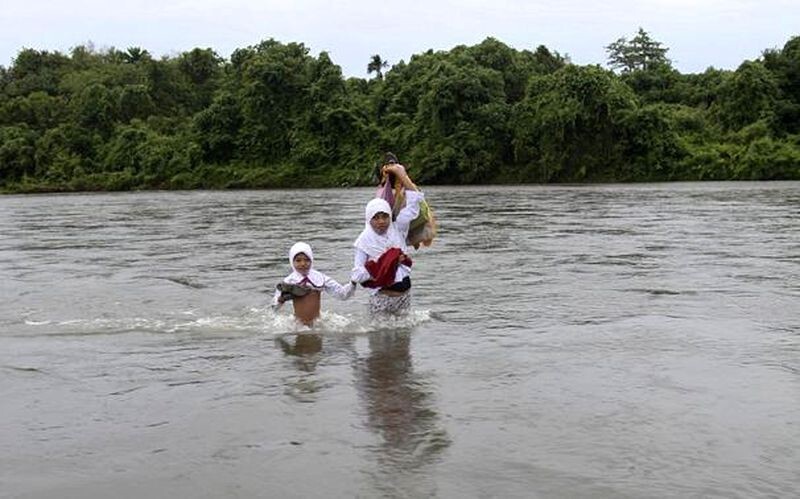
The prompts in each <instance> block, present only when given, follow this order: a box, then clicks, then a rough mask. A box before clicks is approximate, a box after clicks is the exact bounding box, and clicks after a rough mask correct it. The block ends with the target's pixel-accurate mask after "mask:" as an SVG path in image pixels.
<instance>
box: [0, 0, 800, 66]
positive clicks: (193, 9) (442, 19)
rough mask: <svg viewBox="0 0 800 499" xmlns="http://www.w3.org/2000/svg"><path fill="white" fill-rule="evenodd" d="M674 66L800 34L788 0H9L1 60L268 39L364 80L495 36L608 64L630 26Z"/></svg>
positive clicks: (733, 57) (743, 55)
mask: <svg viewBox="0 0 800 499" xmlns="http://www.w3.org/2000/svg"><path fill="white" fill-rule="evenodd" d="M639 26H641V27H643V28H644V29H645V30H646V31H648V32H649V33H650V34H651V36H652V37H653V38H655V39H656V40H658V41H660V42H662V43H663V44H664V45H665V46H666V47H668V48H669V49H670V50H669V52H668V53H667V56H668V57H670V58H671V59H672V60H673V63H674V65H675V67H677V68H678V69H679V70H680V71H681V72H683V73H690V72H701V71H703V70H705V69H706V68H707V67H709V66H714V67H717V68H724V69H735V68H736V67H737V66H738V65H739V64H740V63H741V62H742V61H744V60H745V59H755V58H758V57H759V56H760V54H761V51H762V50H763V49H766V48H773V47H782V46H783V44H784V43H785V42H786V41H787V40H788V39H789V38H790V37H792V36H796V35H800V4H798V2H797V0H791V1H790V0H696V1H692V0H605V1H599V0H594V1H578V0H531V1H523V0H427V1H417V0H405V1H396V2H387V3H386V4H381V3H380V2H376V1H367V0H354V1H344V2H337V1H336V0H192V1H184V0H180V1H169V0H162V1H155V0H139V1H123V2H108V1H107V0H103V1H100V0H72V1H42V0H6V1H4V2H3V4H2V6H0V65H3V66H9V65H10V64H11V62H12V60H13V58H14V57H15V56H16V54H17V52H18V51H19V50H20V49H22V48H34V49H38V50H59V51H62V52H68V51H69V50H70V48H71V47H74V46H76V45H81V44H87V43H88V42H90V41H91V42H92V43H93V44H94V46H95V48H97V49H103V48H108V47H116V48H118V49H122V50H124V49H126V48H128V47H132V46H138V47H142V48H144V49H147V50H148V51H150V53H151V54H153V55H154V56H159V57H160V56H162V55H175V54H178V53H180V52H182V51H186V50H191V49H192V48H195V47H201V48H206V47H210V48H212V49H214V50H215V51H216V52H217V53H218V54H219V55H220V56H222V57H225V58H228V57H229V56H230V54H231V52H233V50H235V49H236V48H241V47H247V46H250V45H255V44H257V43H258V42H260V41H261V40H266V39H268V38H275V39H277V40H279V41H281V42H292V41H296V42H303V43H305V44H306V46H307V47H309V48H310V50H311V53H312V54H313V55H315V56H316V55H317V54H318V53H319V52H320V51H327V52H328V53H329V54H330V56H331V58H332V59H333V61H334V62H335V63H336V64H339V65H340V66H341V67H342V70H343V72H344V74H345V76H358V77H366V76H367V75H366V66H367V63H368V62H369V58H370V56H371V55H372V54H380V55H381V57H383V59H385V60H388V61H389V62H390V63H392V64H394V63H396V62H398V61H400V60H401V59H403V60H406V61H408V60H409V58H410V57H411V56H412V55H413V54H417V53H420V52H424V51H426V50H428V49H434V50H449V49H451V48H452V47H454V46H456V45H474V44H476V43H479V42H480V41H481V40H483V39H484V38H486V37H489V36H492V37H495V38H497V39H499V40H500V41H502V42H504V43H506V44H507V45H510V46H512V47H514V48H516V49H520V50H522V49H535V48H536V47H537V46H539V45H542V44H543V45H545V46H547V47H548V48H549V49H551V50H556V51H558V52H559V53H561V54H567V55H569V56H570V58H571V59H572V61H573V62H574V63H576V64H602V65H605V62H606V54H605V49H604V47H605V46H606V45H608V44H609V43H610V42H613V41H614V40H616V39H618V38H620V37H623V36H624V37H626V38H628V39H630V38H631V37H632V36H633V35H634V34H635V33H636V31H637V29H638V27H639Z"/></svg>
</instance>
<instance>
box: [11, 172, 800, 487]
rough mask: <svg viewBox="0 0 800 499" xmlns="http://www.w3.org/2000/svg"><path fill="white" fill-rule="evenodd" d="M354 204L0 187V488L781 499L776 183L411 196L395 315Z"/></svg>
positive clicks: (796, 223) (784, 194) (779, 193)
mask: <svg viewBox="0 0 800 499" xmlns="http://www.w3.org/2000/svg"><path fill="white" fill-rule="evenodd" d="M371 193H372V190H371V189H334V190H284V191H221V192H136V193H114V194H73V195H29V196H3V197H0V497H14V498H45V497H48V498H49V497H59V498H69V497H74V498H95V497H96V498H105V497H115V498H129V497H130V498H138V497H156V498H160V497H164V498H175V497H193V498H194V497H208V498H216V497H304V498H305V497H326V498H328V497H443V498H462V497H502V498H508V497H613V498H618V497H637V498H638V497H654V498H655V497H726V498H737V497H740V498H753V497H797V495H798V494H800V471H798V470H800V183H797V182H776V183H677V184H642V185H598V186H524V187H464V188H455V187H431V188H428V189H426V196H427V198H428V200H429V202H430V204H431V206H432V207H433V209H434V210H435V212H436V215H437V217H438V219H439V224H440V230H439V236H438V239H437V240H436V241H435V243H434V245H433V246H432V247H430V248H427V249H422V250H420V251H417V252H415V253H414V254H413V255H412V257H413V258H414V265H413V275H412V278H413V283H414V286H413V290H412V293H413V313H412V314H411V315H410V316H409V317H407V318H404V319H400V320H394V321H373V320H370V319H369V318H368V317H367V315H366V300H367V294H366V293H365V292H364V290H363V289H359V290H358V291H357V293H356V295H355V297H353V298H352V299H351V300H348V301H339V300H337V299H335V298H334V297H332V296H330V295H326V296H323V310H324V312H323V316H322V319H321V320H320V321H319V322H318V323H317V324H316V325H315V326H314V328H312V329H308V328H304V327H299V326H297V325H296V324H295V323H294V321H293V320H292V318H291V316H290V312H289V309H290V307H285V308H286V309H287V310H282V311H279V312H278V313H274V312H272V311H271V310H270V309H269V307H268V306H267V304H268V302H269V300H270V298H271V295H272V291H273V290H274V286H275V284H276V283H277V282H278V281H279V280H280V279H281V278H282V277H283V276H285V275H286V274H288V273H289V270H290V269H289V264H288V260H287V252H288V249H289V247H290V246H291V244H292V243H293V242H295V241H298V240H303V241H306V242H308V243H310V244H311V245H312V246H313V248H314V252H315V263H314V265H315V268H317V269H319V270H321V271H323V272H325V273H327V274H329V275H330V276H331V277H333V278H335V279H337V280H339V281H340V282H346V281H347V278H348V275H349V271H350V267H351V266H352V257H353V248H352V243H353V240H354V239H355V237H356V236H357V235H358V233H359V232H360V230H361V229H362V228H363V208H364V204H365V203H366V201H368V200H369V198H370V195H371Z"/></svg>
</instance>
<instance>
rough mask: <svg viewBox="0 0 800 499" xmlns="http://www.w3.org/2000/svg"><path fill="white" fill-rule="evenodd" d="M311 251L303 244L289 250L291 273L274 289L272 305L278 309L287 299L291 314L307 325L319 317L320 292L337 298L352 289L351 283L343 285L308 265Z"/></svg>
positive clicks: (312, 254) (346, 297) (341, 297)
mask: <svg viewBox="0 0 800 499" xmlns="http://www.w3.org/2000/svg"><path fill="white" fill-rule="evenodd" d="M313 263H314V253H313V252H312V251H311V246H309V245H308V244H306V243H303V242H299V243H295V244H294V245H293V246H292V247H291V249H290V250H289V264H290V265H291V266H292V273H291V274H289V275H288V276H286V277H285V278H284V279H283V281H281V282H280V283H279V284H278V285H277V286H276V289H275V295H274V296H273V298H272V308H273V309H274V310H278V309H279V308H280V307H281V306H282V305H283V304H284V303H285V302H287V301H291V302H292V304H293V307H294V316H295V319H297V320H298V321H299V322H301V323H303V324H305V325H306V326H311V325H312V324H313V323H314V321H315V320H316V319H317V318H318V317H319V313H320V308H321V302H322V300H321V299H320V295H321V294H322V292H323V291H325V292H327V293H330V294H332V295H333V296H335V297H336V298H339V299H340V300H346V299H348V298H350V297H351V296H353V293H355V291H356V287H355V284H354V283H352V282H350V283H348V284H346V285H344V286H342V285H341V284H339V283H338V282H336V281H335V280H334V279H332V278H330V277H328V276H327V275H325V274H323V273H322V272H320V271H318V270H316V269H314V268H312V265H313Z"/></svg>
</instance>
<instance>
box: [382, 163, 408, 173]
mask: <svg viewBox="0 0 800 499" xmlns="http://www.w3.org/2000/svg"><path fill="white" fill-rule="evenodd" d="M381 171H382V172H383V173H393V174H395V175H397V176H401V175H403V174H405V173H406V169H405V168H404V167H403V165H401V164H391V165H383V169H382V170H381Z"/></svg>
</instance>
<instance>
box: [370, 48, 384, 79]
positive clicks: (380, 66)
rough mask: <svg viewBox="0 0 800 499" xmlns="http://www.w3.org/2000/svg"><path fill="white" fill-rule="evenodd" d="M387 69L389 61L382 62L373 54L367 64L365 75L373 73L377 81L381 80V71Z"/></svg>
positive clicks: (378, 56)
mask: <svg viewBox="0 0 800 499" xmlns="http://www.w3.org/2000/svg"><path fill="white" fill-rule="evenodd" d="M388 67H389V61H384V60H383V59H381V56H380V55H378V54H375V55H373V56H372V59H370V61H369V64H367V74H368V75H370V74H372V73H375V75H376V76H377V77H378V79H379V80H382V79H383V70H384V69H386V68H388Z"/></svg>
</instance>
